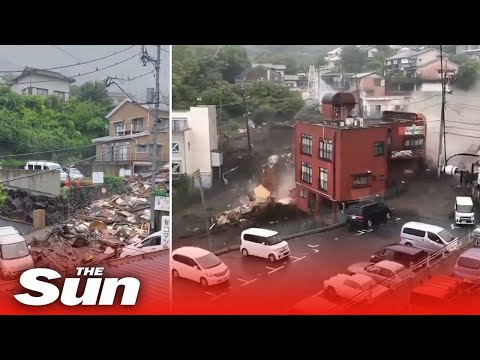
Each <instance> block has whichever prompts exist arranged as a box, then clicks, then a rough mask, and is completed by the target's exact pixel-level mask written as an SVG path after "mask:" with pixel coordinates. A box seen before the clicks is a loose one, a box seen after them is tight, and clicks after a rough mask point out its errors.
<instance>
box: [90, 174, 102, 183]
mask: <svg viewBox="0 0 480 360" xmlns="http://www.w3.org/2000/svg"><path fill="white" fill-rule="evenodd" d="M92 183H93V184H103V171H98V172H92Z"/></svg>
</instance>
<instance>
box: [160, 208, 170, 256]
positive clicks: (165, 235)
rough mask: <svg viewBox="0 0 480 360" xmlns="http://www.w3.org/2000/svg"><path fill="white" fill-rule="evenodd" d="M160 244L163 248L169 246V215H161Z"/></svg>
mask: <svg viewBox="0 0 480 360" xmlns="http://www.w3.org/2000/svg"><path fill="white" fill-rule="evenodd" d="M160 231H161V233H162V246H163V248H164V249H168V248H169V246H170V216H162V226H161V230H160Z"/></svg>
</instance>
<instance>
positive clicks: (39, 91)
mask: <svg viewBox="0 0 480 360" xmlns="http://www.w3.org/2000/svg"><path fill="white" fill-rule="evenodd" d="M37 95H39V96H48V89H40V88H37Z"/></svg>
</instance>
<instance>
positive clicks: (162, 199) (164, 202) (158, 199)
mask: <svg viewBox="0 0 480 360" xmlns="http://www.w3.org/2000/svg"><path fill="white" fill-rule="evenodd" d="M155 210H159V211H170V198H169V197H168V196H155Z"/></svg>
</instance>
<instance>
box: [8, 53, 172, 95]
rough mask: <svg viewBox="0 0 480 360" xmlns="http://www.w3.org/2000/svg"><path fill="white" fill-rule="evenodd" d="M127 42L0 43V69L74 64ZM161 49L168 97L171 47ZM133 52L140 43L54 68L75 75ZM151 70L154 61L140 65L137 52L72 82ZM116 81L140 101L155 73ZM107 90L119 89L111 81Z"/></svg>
mask: <svg viewBox="0 0 480 360" xmlns="http://www.w3.org/2000/svg"><path fill="white" fill-rule="evenodd" d="M130 46H131V45H0V71H5V70H21V69H23V68H24V67H25V66H30V67H35V68H51V67H57V66H64V65H70V64H75V63H77V62H79V61H80V62H86V61H90V60H94V59H97V58H101V57H105V56H107V55H110V54H114V53H115V52H119V51H122V50H125V49H127V48H128V47H130ZM162 49H163V50H162V51H161V69H160V92H161V94H162V95H163V97H164V98H165V99H166V100H167V101H168V99H169V91H170V47H169V46H168V45H162ZM62 50H63V51H62ZM147 50H148V53H149V55H151V56H153V57H156V54H157V51H156V47H155V45H147ZM135 54H140V45H136V46H134V47H133V48H131V49H129V50H127V51H125V52H122V53H121V54H117V55H114V56H111V57H108V58H106V59H104V60H99V61H95V62H92V63H90V64H85V65H78V66H74V67H69V68H65V69H59V70H54V71H58V72H61V73H62V74H64V75H66V76H76V75H78V74H83V73H88V72H91V71H94V70H96V69H97V68H98V69H102V68H105V67H108V66H111V65H114V64H115V63H117V62H120V61H123V60H126V59H128V58H130V57H131V56H133V55H135ZM151 70H153V65H151V64H149V63H148V64H147V66H143V65H142V62H141V61H140V56H135V57H134V58H132V59H131V60H128V61H126V62H124V63H122V64H119V65H116V66H113V67H110V68H108V69H105V70H100V71H98V72H94V73H93V74H89V75H85V76H79V77H76V82H75V83H74V84H76V85H81V84H83V83H84V82H87V81H96V80H99V81H101V80H105V79H106V78H107V76H110V77H118V78H121V79H125V80H128V78H133V77H136V76H139V75H142V74H146V73H148V72H150V71H151ZM117 82H118V83H119V84H120V86H121V87H122V88H123V89H124V90H125V91H127V92H128V93H130V94H131V95H132V96H133V97H135V98H137V99H138V100H141V101H145V100H146V92H147V90H146V89H147V88H149V87H151V88H154V87H155V77H154V76H153V73H152V74H148V75H145V76H143V77H140V78H138V79H135V80H132V81H124V82H121V81H120V80H117ZM109 91H111V92H120V90H119V89H118V87H117V86H115V85H112V86H111V87H110V88H109ZM162 95H161V96H160V101H162Z"/></svg>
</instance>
